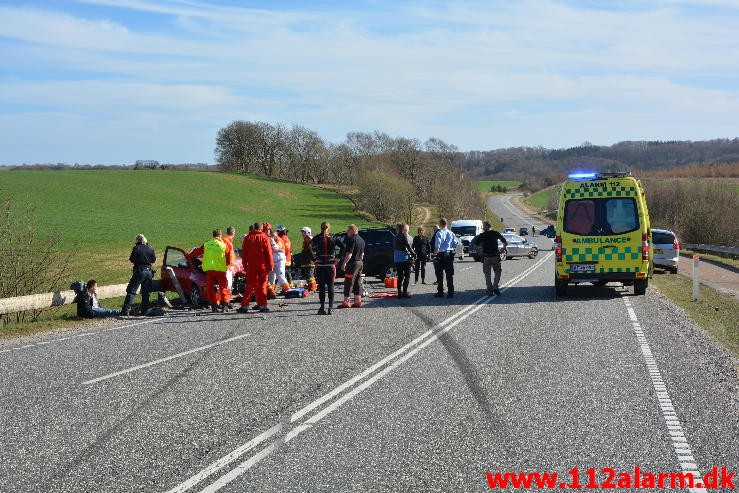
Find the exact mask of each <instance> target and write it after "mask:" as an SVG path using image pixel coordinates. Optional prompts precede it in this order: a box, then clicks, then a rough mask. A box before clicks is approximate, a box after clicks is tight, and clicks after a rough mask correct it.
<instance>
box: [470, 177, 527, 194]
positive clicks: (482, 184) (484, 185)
mask: <svg viewBox="0 0 739 493" xmlns="http://www.w3.org/2000/svg"><path fill="white" fill-rule="evenodd" d="M498 185H500V186H501V187H505V188H507V189H508V190H509V191H510V190H514V189H517V188H518V187H520V186H521V182H520V181H491V180H484V181H478V182H477V187H478V189H479V190H480V191H481V192H483V193H485V192H489V191H490V188H491V187H495V186H498Z"/></svg>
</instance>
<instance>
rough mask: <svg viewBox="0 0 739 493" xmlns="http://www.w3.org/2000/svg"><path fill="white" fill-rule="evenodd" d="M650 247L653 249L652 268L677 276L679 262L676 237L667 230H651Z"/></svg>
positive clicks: (678, 246)
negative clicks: (658, 268) (661, 269)
mask: <svg viewBox="0 0 739 493" xmlns="http://www.w3.org/2000/svg"><path fill="white" fill-rule="evenodd" d="M651 232H652V247H653V248H654V266H655V267H661V268H663V269H665V270H668V271H670V272H672V273H673V274H677V266H678V263H679V261H680V242H678V241H677V235H676V234H675V233H673V232H672V231H670V230H668V229H654V228H653V229H652V230H651Z"/></svg>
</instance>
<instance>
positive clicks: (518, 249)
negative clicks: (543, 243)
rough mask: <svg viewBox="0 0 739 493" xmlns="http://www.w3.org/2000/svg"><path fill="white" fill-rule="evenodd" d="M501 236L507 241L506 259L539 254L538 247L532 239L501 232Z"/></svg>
mask: <svg viewBox="0 0 739 493" xmlns="http://www.w3.org/2000/svg"><path fill="white" fill-rule="evenodd" d="M503 238H505V239H506V241H507V242H508V244H507V245H506V249H505V258H506V259H511V258H515V257H529V258H534V257H536V256H537V255H538V254H539V247H538V246H537V245H536V243H534V242H533V241H529V240H527V239H525V238H521V237H520V236H519V235H512V234H503Z"/></svg>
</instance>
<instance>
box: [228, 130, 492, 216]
mask: <svg viewBox="0 0 739 493" xmlns="http://www.w3.org/2000/svg"><path fill="white" fill-rule="evenodd" d="M215 154H216V160H217V163H218V164H219V165H220V166H221V168H223V169H224V170H226V171H234V172H238V173H257V174H262V175H265V176H270V177H274V178H280V179H283V180H289V181H294V182H298V183H307V184H328V185H340V186H347V187H352V188H354V189H356V197H357V200H358V202H359V204H358V205H359V207H360V208H361V209H363V210H365V211H366V212H368V213H370V214H371V215H372V216H374V218H376V219H377V220H379V221H383V222H393V221H396V220H404V221H406V222H409V223H410V222H412V220H413V218H414V216H415V214H414V212H415V210H416V208H417V207H418V206H419V205H421V204H428V205H431V206H432V207H434V208H435V209H436V210H437V211H438V213H439V214H440V215H444V216H448V217H455V218H457V217H463V216H469V217H483V216H484V215H485V211H486V208H485V204H484V202H483V201H482V199H481V198H480V195H479V193H478V192H477V190H476V187H475V184H474V183H473V182H472V181H471V180H470V178H468V177H467V176H465V172H464V166H463V154H462V153H461V152H459V150H458V149H457V148H456V147H455V146H453V145H451V144H447V143H446V142H444V141H442V140H440V139H437V138H430V139H428V140H426V141H425V142H421V141H420V140H418V139H413V138H406V137H390V136H389V135H387V134H385V133H382V132H378V131H375V132H372V133H368V132H352V133H349V134H347V137H346V139H345V140H344V142H341V143H338V144H335V143H330V142H326V141H325V140H323V139H322V138H321V137H320V136H319V135H318V133H316V132H315V131H313V130H310V129H307V128H305V127H303V126H300V125H293V126H292V127H287V126H285V125H282V124H280V123H278V124H270V123H265V122H249V121H241V120H238V121H234V122H232V123H230V124H229V125H228V126H226V127H224V128H222V129H220V130H219V131H218V135H217V137H216V149H215Z"/></svg>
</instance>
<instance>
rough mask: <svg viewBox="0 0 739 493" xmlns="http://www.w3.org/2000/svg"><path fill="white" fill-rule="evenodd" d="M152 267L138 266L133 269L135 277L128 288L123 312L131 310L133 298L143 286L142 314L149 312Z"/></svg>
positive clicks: (132, 277) (133, 276)
mask: <svg viewBox="0 0 739 493" xmlns="http://www.w3.org/2000/svg"><path fill="white" fill-rule="evenodd" d="M152 277H153V276H152V273H151V267H149V266H148V265H137V266H136V267H134V268H133V275H132V276H131V280H130V281H129V282H128V286H126V300H125V301H124V302H123V311H124V312H127V311H129V310H131V304H132V303H133V297H134V296H135V295H136V291H137V290H138V289H139V286H141V314H142V315H143V314H145V313H146V312H147V311H148V310H149V293H151V278H152Z"/></svg>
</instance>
